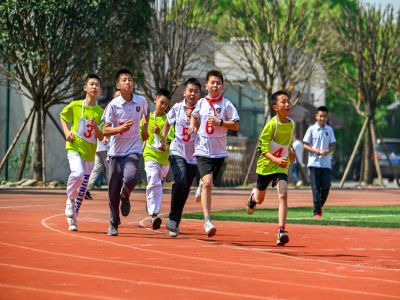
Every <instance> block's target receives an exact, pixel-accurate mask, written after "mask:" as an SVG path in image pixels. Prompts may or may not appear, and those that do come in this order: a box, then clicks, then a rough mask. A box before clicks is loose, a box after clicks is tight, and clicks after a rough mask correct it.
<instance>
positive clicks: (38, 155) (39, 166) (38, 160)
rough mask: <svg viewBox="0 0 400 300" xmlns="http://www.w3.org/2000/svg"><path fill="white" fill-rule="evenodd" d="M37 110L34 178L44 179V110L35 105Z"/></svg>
mask: <svg viewBox="0 0 400 300" xmlns="http://www.w3.org/2000/svg"><path fill="white" fill-rule="evenodd" d="M35 110H36V133H35V135H36V138H35V147H34V152H33V178H34V179H36V180H38V181H42V180H43V161H42V130H43V129H44V128H43V127H42V121H41V120H42V110H41V109H40V107H39V106H38V107H35Z"/></svg>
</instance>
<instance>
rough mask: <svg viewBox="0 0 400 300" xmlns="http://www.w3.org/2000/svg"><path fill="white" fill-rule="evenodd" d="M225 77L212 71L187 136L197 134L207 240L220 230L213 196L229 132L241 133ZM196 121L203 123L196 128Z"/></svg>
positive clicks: (196, 146) (196, 153) (237, 115)
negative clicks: (225, 90)
mask: <svg viewBox="0 0 400 300" xmlns="http://www.w3.org/2000/svg"><path fill="white" fill-rule="evenodd" d="M223 87H224V77H223V75H222V73H221V72H220V71H217V70H211V71H209V72H208V73H207V76H206V89H207V91H208V95H207V96H206V97H205V98H202V99H200V100H199V101H198V102H197V104H196V107H195V109H194V110H193V112H192V116H191V120H190V127H189V130H188V134H192V133H194V132H196V131H197V138H196V143H195V153H194V155H195V156H196V158H197V165H198V168H199V173H200V178H201V180H202V182H203V189H202V192H201V205H202V207H203V213H204V220H205V223H204V231H205V233H206V234H207V236H208V237H212V236H214V235H215V233H216V231H217V229H216V227H215V226H214V225H213V224H212V223H211V214H210V213H211V193H212V188H213V180H214V179H215V178H216V177H217V174H218V172H219V171H220V169H221V167H222V165H223V163H224V160H225V157H228V150H227V138H226V136H227V133H228V129H229V130H233V131H238V130H239V114H238V112H237V110H236V108H235V106H233V104H232V102H231V101H230V100H228V99H226V98H224V95H223V93H222V90H223ZM196 120H198V121H199V122H200V125H199V129H198V130H197V129H196V126H195V123H196Z"/></svg>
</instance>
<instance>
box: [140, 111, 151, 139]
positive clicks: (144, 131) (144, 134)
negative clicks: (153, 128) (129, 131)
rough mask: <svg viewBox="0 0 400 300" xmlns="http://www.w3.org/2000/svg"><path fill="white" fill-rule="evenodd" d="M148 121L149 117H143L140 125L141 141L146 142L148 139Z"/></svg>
mask: <svg viewBox="0 0 400 300" xmlns="http://www.w3.org/2000/svg"><path fill="white" fill-rule="evenodd" d="M149 119H150V115H149V114H147V115H144V116H143V119H142V120H143V125H142V140H143V141H147V139H148V138H149V132H148V127H149Z"/></svg>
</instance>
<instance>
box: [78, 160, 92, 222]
mask: <svg viewBox="0 0 400 300" xmlns="http://www.w3.org/2000/svg"><path fill="white" fill-rule="evenodd" d="M82 164H83V169H84V174H83V181H82V183H81V186H80V187H79V193H78V197H76V198H75V211H76V214H77V215H78V214H79V209H80V207H81V205H82V201H83V198H84V197H85V194H86V189H87V186H88V181H89V178H90V172H91V171H92V169H93V165H94V162H92V161H82Z"/></svg>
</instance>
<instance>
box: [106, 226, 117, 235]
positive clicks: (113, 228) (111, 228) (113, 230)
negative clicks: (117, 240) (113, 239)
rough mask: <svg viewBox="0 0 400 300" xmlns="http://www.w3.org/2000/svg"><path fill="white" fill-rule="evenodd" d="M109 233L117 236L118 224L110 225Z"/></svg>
mask: <svg viewBox="0 0 400 300" xmlns="http://www.w3.org/2000/svg"><path fill="white" fill-rule="evenodd" d="M107 235H110V236H117V235H118V226H115V225H113V224H110V226H109V227H108V231H107Z"/></svg>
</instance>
